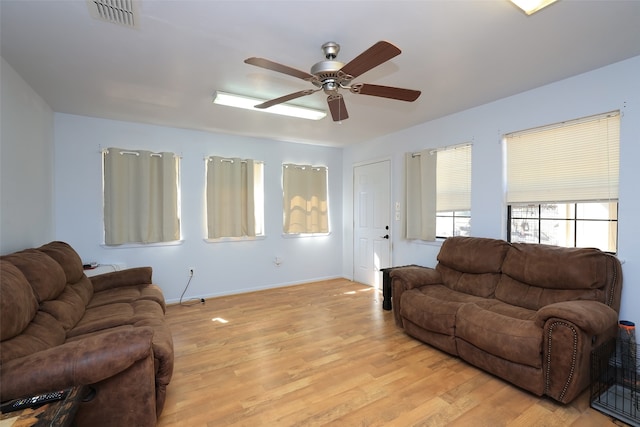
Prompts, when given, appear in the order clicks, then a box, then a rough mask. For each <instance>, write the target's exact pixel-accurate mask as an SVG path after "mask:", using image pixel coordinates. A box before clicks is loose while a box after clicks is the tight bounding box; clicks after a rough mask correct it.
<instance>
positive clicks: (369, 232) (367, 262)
mask: <svg viewBox="0 0 640 427" xmlns="http://www.w3.org/2000/svg"><path fill="white" fill-rule="evenodd" d="M390 169H391V166H390V161H389V160H384V161H380V162H376V163H370V164H366V165H361V166H356V167H354V169H353V225H354V233H353V234H354V242H353V251H354V254H353V261H354V274H353V277H354V280H355V281H356V282H360V283H364V284H366V285H371V286H374V287H376V288H378V289H380V288H381V287H382V273H381V272H380V269H381V268H385V267H390V266H391V265H390V263H391V237H390V236H391V230H390V226H391V223H390V218H389V217H390V212H391V206H390V202H389V200H390V198H391V196H390V173H391V172H390Z"/></svg>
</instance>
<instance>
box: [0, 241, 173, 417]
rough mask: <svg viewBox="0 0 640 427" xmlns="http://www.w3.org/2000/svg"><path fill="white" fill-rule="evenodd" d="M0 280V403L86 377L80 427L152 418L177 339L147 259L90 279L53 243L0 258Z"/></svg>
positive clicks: (70, 251) (160, 404)
mask: <svg viewBox="0 0 640 427" xmlns="http://www.w3.org/2000/svg"><path fill="white" fill-rule="evenodd" d="M0 286H1V287H0V298H1V308H2V311H1V313H0V333H1V336H0V339H1V342H0V363H1V364H0V382H1V385H0V399H1V400H2V401H3V402H4V401H7V400H11V399H16V398H21V397H27V396H33V395H36V394H40V393H44V392H49V391H55V390H62V389H67V388H70V387H72V386H79V385H86V386H90V387H89V389H90V390H91V391H92V394H91V395H90V396H88V399H87V401H86V402H83V403H82V404H81V405H80V407H79V409H78V413H77V415H76V424H77V425H78V426H92V427H95V426H154V425H155V424H156V420H157V417H158V416H159V415H160V412H161V411H162V407H163V405H164V400H165V394H166V387H167V384H169V380H170V379H171V375H172V373H173V340H172V337H171V332H170V330H169V328H168V326H167V324H166V323H165V320H164V311H165V301H164V297H163V294H162V291H161V290H160V288H159V287H157V286H156V285H153V284H151V268H150V267H142V268H132V269H129V270H122V271H117V272H113V273H107V274H102V275H98V276H95V277H92V278H91V279H89V278H88V277H87V276H86V275H85V274H84V271H83V268H82V261H81V259H80V257H79V256H78V254H77V253H76V252H75V251H74V250H73V249H72V248H71V246H69V245H68V244H66V243H63V242H51V243H49V244H46V245H44V246H41V247H40V248H37V249H27V250H24V251H20V252H16V253H13V254H9V255H5V256H2V257H0ZM94 393H95V394H94Z"/></svg>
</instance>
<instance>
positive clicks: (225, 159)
mask: <svg viewBox="0 0 640 427" xmlns="http://www.w3.org/2000/svg"><path fill="white" fill-rule="evenodd" d="M214 157H220V156H206V157H205V158H204V161H205V162H210V161H213V159H214ZM220 161H221V162H227V163H233V162H234V161H235V159H232V158H229V157H220ZM240 163H247V160H245V159H240ZM253 163H260V164H264V162H263V161H262V160H253Z"/></svg>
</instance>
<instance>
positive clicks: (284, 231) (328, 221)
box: [280, 163, 331, 238]
mask: <svg viewBox="0 0 640 427" xmlns="http://www.w3.org/2000/svg"><path fill="white" fill-rule="evenodd" d="M289 167H292V168H297V169H301V170H307V169H308V170H309V171H313V170H314V169H315V170H324V174H325V179H324V180H323V181H324V182H323V185H324V189H323V192H324V194H325V200H324V203H325V205H326V209H325V213H324V214H322V215H323V217H325V220H326V227H327V231H326V232H325V231H320V232H309V231H301V232H292V231H287V229H286V227H287V208H286V202H287V200H286V199H285V198H286V197H287V191H288V188H289V184H288V183H286V182H285V179H286V177H285V170H286V169H287V168H289ZM281 171H282V176H281V181H280V182H281V185H282V237H285V238H298V237H322V236H329V235H330V234H331V215H330V212H331V211H330V202H329V200H330V194H329V168H328V167H327V166H324V165H310V164H296V163H283V164H282V169H281ZM312 197H313V196H312ZM320 198H321V197H320ZM321 203H322V201H321ZM310 204H311V202H310V201H309V200H307V207H306V208H305V212H306V214H307V216H308V215H310V213H311V211H312V210H313V208H311V209H309V205H310ZM320 208H321V206H320ZM323 221H324V220H323Z"/></svg>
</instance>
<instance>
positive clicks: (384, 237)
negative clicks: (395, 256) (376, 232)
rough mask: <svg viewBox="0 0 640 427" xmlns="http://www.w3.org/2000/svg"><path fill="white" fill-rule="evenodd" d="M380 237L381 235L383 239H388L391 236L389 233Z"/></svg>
mask: <svg viewBox="0 0 640 427" xmlns="http://www.w3.org/2000/svg"><path fill="white" fill-rule="evenodd" d="M380 237H381V238H382V239H388V238H389V235H388V234H385V235H384V236H380Z"/></svg>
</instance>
